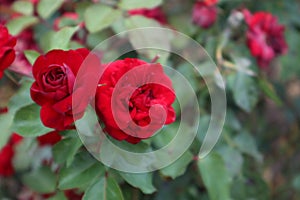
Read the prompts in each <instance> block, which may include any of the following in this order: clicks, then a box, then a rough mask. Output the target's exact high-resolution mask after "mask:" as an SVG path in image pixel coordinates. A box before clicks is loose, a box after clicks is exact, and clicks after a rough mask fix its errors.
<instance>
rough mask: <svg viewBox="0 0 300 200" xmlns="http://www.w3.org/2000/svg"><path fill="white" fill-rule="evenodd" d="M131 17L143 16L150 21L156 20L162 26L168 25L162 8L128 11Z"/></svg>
mask: <svg viewBox="0 0 300 200" xmlns="http://www.w3.org/2000/svg"><path fill="white" fill-rule="evenodd" d="M128 13H129V14H130V15H142V16H145V17H147V18H150V19H154V20H156V21H158V22H159V23H161V24H167V23H168V22H167V18H166V15H165V14H164V12H163V10H162V9H161V8H160V7H156V8H152V9H148V8H141V9H133V10H130V11H128Z"/></svg>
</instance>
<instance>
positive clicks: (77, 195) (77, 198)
mask: <svg viewBox="0 0 300 200" xmlns="http://www.w3.org/2000/svg"><path fill="white" fill-rule="evenodd" d="M64 193H65V196H66V197H67V199H69V200H81V199H82V197H83V193H82V192H78V191H77V190H65V191H64Z"/></svg>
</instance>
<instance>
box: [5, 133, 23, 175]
mask: <svg viewBox="0 0 300 200" xmlns="http://www.w3.org/2000/svg"><path fill="white" fill-rule="evenodd" d="M22 139H23V138H22V137H21V136H19V135H17V134H15V133H14V134H12V136H11V138H10V140H9V142H8V143H7V144H6V145H5V146H4V147H3V148H2V149H1V150H0V176H3V177H9V176H12V175H13V174H14V173H15V170H14V167H13V164H12V159H13V157H14V154H15V151H14V148H15V145H16V144H18V143H19V142H20V141H21V140H22Z"/></svg>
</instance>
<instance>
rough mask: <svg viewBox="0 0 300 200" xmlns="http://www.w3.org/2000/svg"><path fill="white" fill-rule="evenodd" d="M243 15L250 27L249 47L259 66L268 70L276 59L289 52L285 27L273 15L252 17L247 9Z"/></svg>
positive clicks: (259, 14) (259, 13) (257, 13)
mask: <svg viewBox="0 0 300 200" xmlns="http://www.w3.org/2000/svg"><path fill="white" fill-rule="evenodd" d="M243 13H244V17H245V21H246V23H247V25H248V30H247V33H246V34H247V35H246V37H247V46H248V48H249V49H250V51H251V54H252V55H253V56H254V57H255V58H256V60H257V63H258V65H259V66H260V67H262V68H266V67H268V66H269V65H270V63H271V61H272V60H273V59H274V58H275V57H277V56H279V55H282V54H285V53H286V52H287V50H288V46H287V44H286V41H285V38H284V30H285V27H284V26H283V25H280V24H279V23H278V21H277V18H276V17H274V16H273V15H272V14H271V13H268V12H256V13H254V14H253V15H252V14H251V13H250V12H249V10H247V9H245V10H243Z"/></svg>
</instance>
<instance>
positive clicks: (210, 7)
mask: <svg viewBox="0 0 300 200" xmlns="http://www.w3.org/2000/svg"><path fill="white" fill-rule="evenodd" d="M217 2H218V1H217V0H203V1H197V2H196V3H195V5H194V7H193V14H192V19H193V23H194V24H196V25H198V26H200V27H202V28H209V27H211V26H212V25H213V24H214V23H215V21H216V19H217V7H216V4H217Z"/></svg>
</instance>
